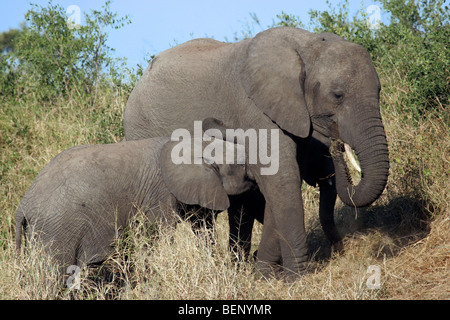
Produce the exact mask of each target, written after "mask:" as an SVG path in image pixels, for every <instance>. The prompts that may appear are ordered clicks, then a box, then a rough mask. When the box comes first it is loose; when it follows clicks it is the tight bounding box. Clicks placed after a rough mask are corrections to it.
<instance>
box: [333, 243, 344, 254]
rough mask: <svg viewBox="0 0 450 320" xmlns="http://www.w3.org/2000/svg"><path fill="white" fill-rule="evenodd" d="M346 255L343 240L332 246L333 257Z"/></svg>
mask: <svg viewBox="0 0 450 320" xmlns="http://www.w3.org/2000/svg"><path fill="white" fill-rule="evenodd" d="M342 253H344V243H343V242H342V240H339V241H336V242H334V243H332V244H331V256H332V257H333V256H334V255H338V254H342Z"/></svg>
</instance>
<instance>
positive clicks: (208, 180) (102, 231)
mask: <svg viewBox="0 0 450 320" xmlns="http://www.w3.org/2000/svg"><path fill="white" fill-rule="evenodd" d="M222 143H223V141H222ZM175 144H176V142H171V141H169V139H168V138H154V139H146V140H140V141H127V142H121V143H117V144H109V145H86V146H78V147H74V148H71V149H68V150H66V151H64V152H62V153H60V154H59V155H58V156H56V157H55V158H54V159H53V160H52V161H51V162H50V163H49V164H48V165H47V166H45V167H44V168H43V169H42V171H41V172H40V173H39V174H38V176H37V177H36V179H35V181H34V182H33V184H32V185H31V187H30V188H29V190H28V191H27V193H26V194H25V196H24V198H23V200H22V202H21V204H20V206H19V208H18V211H17V214H16V246H17V249H18V250H20V246H21V236H22V230H24V233H25V236H26V239H27V240H28V241H29V240H31V239H38V240H39V241H40V242H41V243H42V244H43V245H44V247H45V248H46V249H47V250H48V252H50V253H51V254H52V255H54V257H55V259H56V260H57V261H58V262H59V263H60V264H61V265H62V266H66V267H67V266H69V265H78V266H82V265H84V264H87V265H92V264H98V263H100V262H102V261H104V260H105V259H106V258H107V256H108V255H109V254H111V252H112V250H113V243H114V239H116V238H117V236H119V235H120V234H121V232H122V230H123V229H124V228H125V227H126V226H127V224H128V222H129V219H130V217H131V216H132V215H134V214H135V213H136V212H137V210H138V209H141V210H142V211H143V212H144V213H145V214H146V216H147V217H148V218H149V221H150V222H159V223H165V224H169V225H174V224H175V223H176V222H177V221H178V220H179V217H177V215H178V214H181V215H183V214H184V212H181V209H182V208H186V207H191V208H192V207H194V206H195V207H198V206H199V207H202V208H205V209H206V210H203V211H201V212H206V213H215V212H216V210H225V209H227V208H228V207H229V205H230V203H229V199H228V195H235V194H240V193H243V192H245V191H247V190H248V189H250V188H254V187H255V183H254V181H251V180H250V179H249V177H248V175H247V174H246V170H245V165H243V164H242V165H238V164H235V165H226V164H223V165H217V164H207V163H205V162H203V163H202V164H193V165H188V164H179V165H175V164H174V163H173V162H172V160H171V151H172V147H173V146H174V145H175ZM186 188H190V190H191V192H189V193H186V192H184V190H185V189H186ZM199 218H205V219H206V220H208V219H211V217H199Z"/></svg>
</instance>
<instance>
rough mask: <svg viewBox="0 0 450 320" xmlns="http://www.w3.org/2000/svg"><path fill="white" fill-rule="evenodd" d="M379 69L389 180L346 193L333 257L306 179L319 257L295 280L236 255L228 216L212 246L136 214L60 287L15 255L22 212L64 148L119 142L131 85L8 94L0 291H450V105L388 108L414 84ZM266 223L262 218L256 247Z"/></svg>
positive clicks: (41, 266)
mask: <svg viewBox="0 0 450 320" xmlns="http://www.w3.org/2000/svg"><path fill="white" fill-rule="evenodd" d="M380 78H381V80H382V83H383V87H388V88H390V89H389V90H385V91H382V97H381V99H382V101H381V103H382V110H383V117H384V123H385V127H386V132H387V136H388V142H389V148H390V157H391V169H390V177H389V182H388V185H387V188H386V190H385V191H384V193H383V194H382V196H381V198H380V199H379V200H377V202H376V203H375V204H374V205H372V206H370V207H368V208H364V209H354V208H350V207H347V206H344V205H343V204H342V203H341V202H340V201H339V200H338V203H337V206H336V211H335V218H336V221H337V225H338V228H339V230H340V232H341V233H342V235H343V236H344V246H345V251H344V252H343V253H341V254H338V255H334V256H331V251H330V246H329V244H328V243H327V241H326V238H325V236H324V234H323V232H322V230H321V227H320V223H319V220H318V200H319V195H318V190H317V189H315V188H312V187H307V186H303V188H302V190H303V195H304V203H305V213H306V218H305V219H306V226H307V232H308V247H309V252H310V255H311V260H312V262H314V263H312V265H311V268H310V272H309V273H308V274H307V275H305V276H303V277H301V278H299V279H298V280H297V281H295V282H293V283H286V282H283V281H279V280H275V279H261V278H260V277H258V275H257V273H256V272H255V270H254V268H253V264H252V263H251V262H245V263H239V264H238V263H235V260H234V257H233V256H232V254H231V253H230V252H229V251H228V249H227V241H228V225H227V219H226V214H225V213H221V214H220V215H219V216H218V221H217V224H216V231H215V234H214V237H215V239H216V243H215V245H213V244H211V242H210V241H209V235H208V234H205V233H200V234H199V235H196V234H194V233H193V232H192V230H191V228H190V226H189V225H188V224H187V223H185V222H181V223H180V224H179V225H178V227H177V228H176V229H166V228H163V227H161V226H149V225H148V223H146V221H145V218H144V217H142V216H139V217H138V219H137V221H134V222H133V223H131V224H130V232H128V233H127V235H128V236H127V237H124V238H122V239H119V240H118V242H117V246H116V248H117V250H116V253H115V254H114V255H113V256H112V257H111V258H110V259H109V260H108V261H107V262H106V263H105V264H104V265H103V266H102V267H98V268H91V269H83V270H82V271H81V273H80V275H81V289H80V290H78V291H70V290H68V289H67V288H64V287H61V286H60V284H59V283H58V282H57V281H55V279H56V278H57V276H56V274H57V269H56V267H55V265H54V264H53V263H52V261H51V260H50V259H49V257H48V256H46V255H45V254H44V253H43V252H41V251H40V250H39V249H38V248H35V249H33V248H32V249H30V251H29V252H27V254H24V255H21V256H20V257H18V256H16V254H15V248H14V220H15V218H14V217H15V211H16V209H17V207H18V205H19V203H20V200H21V198H22V197H23V195H24V194H25V192H26V190H27V188H28V187H29V185H30V184H31V182H32V181H33V179H34V177H35V176H36V174H37V173H38V172H39V170H40V169H41V168H42V167H43V166H44V165H45V164H46V163H48V162H49V161H50V160H51V159H52V158H53V157H54V156H55V155H56V154H58V153H59V152H61V151H62V150H64V149H66V148H68V147H71V146H74V145H78V144H86V143H112V142H115V141H119V140H121V138H122V137H121V119H122V113H123V106H124V105H125V102H126V98H127V93H126V92H120V91H116V92H103V93H100V94H99V95H98V97H97V101H96V104H95V106H89V103H86V102H85V101H77V99H63V98H60V99H56V100H55V101H53V102H52V103H49V102H48V103H42V102H38V101H37V100H33V99H32V97H24V98H23V99H21V98H17V99H15V100H6V99H3V100H1V104H2V108H1V109H0V134H1V135H0V144H1V155H0V159H1V167H0V169H1V171H0V173H1V178H0V179H1V184H0V212H2V216H1V218H0V299H71V298H78V299H111V298H115V299H448V298H449V288H450V272H449V270H450V268H449V260H450V259H449V258H450V255H449V252H450V250H449V245H450V238H449V237H450V230H449V226H450V221H449V219H450V196H449V190H450V185H449V183H450V159H449V156H450V133H449V126H448V124H449V107H448V105H442V110H441V111H440V113H438V114H436V113H433V114H429V115H428V116H426V117H424V118H423V119H421V120H420V121H419V122H418V123H417V122H413V121H412V120H409V119H408V117H407V115H404V114H398V113H397V112H396V109H395V108H391V106H393V105H395V104H398V103H402V95H403V94H405V92H404V91H407V88H405V87H402V86H401V84H402V81H401V79H398V78H396V75H395V73H394V74H383V73H380ZM406 94H407V92H406ZM261 230H262V227H261V225H257V226H256V227H255V230H254V236H253V239H254V246H253V250H254V249H256V248H257V244H258V241H259V239H260V236H261ZM373 265H375V266H378V267H379V270H380V271H381V274H380V288H379V289H370V288H369V287H368V286H367V284H368V281H369V284H370V279H371V276H372V275H373V274H372V273H371V272H369V273H368V268H369V266H373ZM369 270H370V269H369Z"/></svg>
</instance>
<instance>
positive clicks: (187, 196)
mask: <svg viewBox="0 0 450 320" xmlns="http://www.w3.org/2000/svg"><path fill="white" fill-rule="evenodd" d="M205 137H207V136H205ZM195 139H196V138H194V139H192V140H190V141H189V143H192V145H193V144H195V143H199V144H200V146H201V147H202V151H203V152H202V154H201V155H195V152H194V153H189V154H187V153H183V154H182V155H181V157H182V159H181V163H180V161H174V156H178V154H176V153H175V154H174V150H175V149H174V147H175V146H176V144H177V143H179V142H174V141H169V142H168V143H166V144H165V145H164V146H163V148H162V150H161V173H162V177H163V180H164V182H165V184H166V186H167V187H168V189H169V191H170V192H171V193H172V194H173V195H174V196H175V198H176V199H177V200H178V201H180V202H181V203H184V204H188V205H200V206H201V207H204V208H207V209H211V210H226V209H227V208H228V207H229V206H230V201H229V198H228V196H230V195H239V194H242V193H244V192H246V191H248V190H250V189H252V188H254V187H255V182H254V181H253V180H252V178H251V175H250V174H248V172H247V169H246V168H247V166H246V164H245V155H244V154H243V153H242V152H239V148H240V146H239V145H236V144H234V143H230V142H227V141H224V140H221V139H218V138H213V139H212V138H211V137H207V140H211V141H202V140H200V141H199V140H195ZM208 148H209V150H213V149H214V150H215V151H214V152H215V155H214V157H212V156H211V153H210V152H206V150H207V149H208ZM218 150H220V151H223V152H222V154H221V157H220V160H219V161H218V159H219V157H218V154H217V152H218ZM229 153H231V154H232V155H234V161H233V162H232V163H226V159H225V157H226V155H227V154H229ZM197 156H198V157H199V158H198V159H197V158H196V157H197Z"/></svg>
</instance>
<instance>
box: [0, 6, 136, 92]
mask: <svg viewBox="0 0 450 320" xmlns="http://www.w3.org/2000/svg"><path fill="white" fill-rule="evenodd" d="M102 9H103V10H102V11H97V10H92V11H91V13H90V14H87V13H85V14H84V19H85V22H84V23H83V25H80V26H77V27H73V26H71V25H70V24H69V23H68V18H67V15H66V13H65V10H64V8H63V7H61V6H59V5H54V4H53V3H52V1H50V2H49V3H48V5H47V7H41V6H39V5H36V4H32V5H31V9H30V10H28V12H27V13H26V15H25V18H26V21H27V26H26V28H23V29H22V30H21V31H19V34H18V35H16V36H15V37H14V39H13V41H12V43H13V47H12V48H11V49H12V50H9V52H7V55H5V54H3V55H2V56H1V58H0V59H1V60H0V72H1V78H0V81H1V82H0V85H1V87H2V91H6V92H9V93H11V91H12V89H14V90H13V92H14V94H15V95H21V94H23V93H26V92H29V91H32V92H33V93H34V94H35V95H37V96H38V98H39V99H48V98H51V97H53V96H56V95H67V94H69V93H71V94H72V93H73V92H76V93H77V94H78V95H85V94H90V93H91V92H92V91H95V90H97V89H98V87H99V86H100V85H101V84H102V82H105V81H106V80H108V81H113V82H114V81H115V82H117V81H120V78H119V72H118V71H117V69H118V67H117V61H116V60H115V59H113V58H112V57H111V53H112V52H113V51H114V49H112V48H110V47H108V46H107V45H106V41H107V39H108V34H107V32H106V30H105V29H107V28H111V27H112V28H115V29H118V28H120V27H122V26H124V25H125V24H126V23H130V20H129V18H128V17H124V18H117V14H116V13H113V12H111V10H110V2H109V1H107V2H106V3H105V4H104V5H103V6H102ZM108 69H109V71H110V72H109V75H108V76H107V75H106V74H105V70H108ZM111 75H112V78H111ZM3 89H5V90H3Z"/></svg>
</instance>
